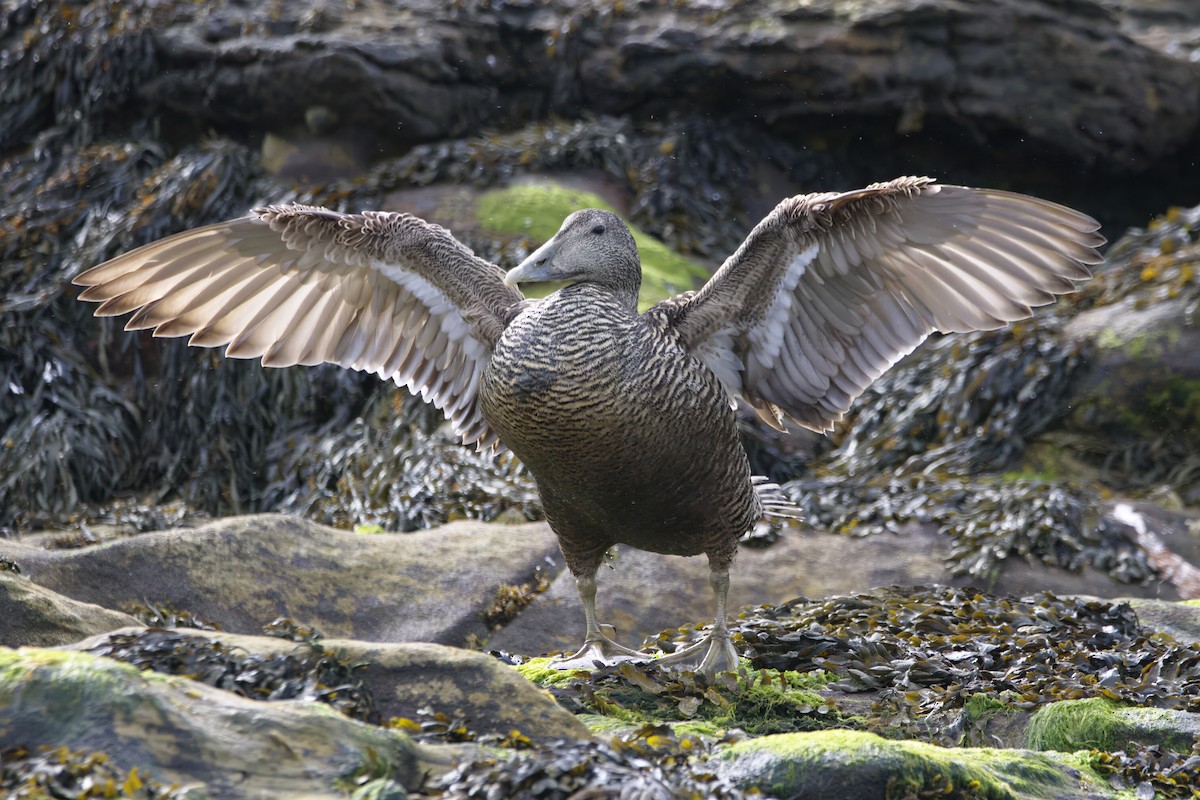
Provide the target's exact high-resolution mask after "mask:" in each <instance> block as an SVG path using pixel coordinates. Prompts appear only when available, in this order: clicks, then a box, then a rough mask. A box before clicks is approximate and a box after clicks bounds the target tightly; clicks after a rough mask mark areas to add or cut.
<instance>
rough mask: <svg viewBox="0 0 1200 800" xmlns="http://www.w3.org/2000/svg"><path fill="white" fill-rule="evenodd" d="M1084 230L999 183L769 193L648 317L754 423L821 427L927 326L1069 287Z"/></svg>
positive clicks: (1087, 257) (951, 324)
mask: <svg viewBox="0 0 1200 800" xmlns="http://www.w3.org/2000/svg"><path fill="white" fill-rule="evenodd" d="M1099 227H1100V226H1099V224H1098V223H1097V222H1096V221H1095V220H1094V219H1092V218H1091V217H1088V216H1086V215H1084V214H1081V213H1079V212H1077V211H1073V210H1071V209H1069V208H1067V207H1065V206H1061V205H1058V204H1056V203H1051V202H1049V201H1046V200H1039V199H1037V198H1034V197H1028V196H1025V195H1020V194H1013V193H1011V192H1004V191H999V190H993V189H970V188H966V187H963V186H942V185H938V184H935V183H934V181H933V180H932V179H930V178H911V177H908V178H898V179H896V180H893V181H889V182H887V183H877V184H872V185H871V186H868V187H867V188H865V189H859V190H856V191H851V192H843V193H822V194H809V195H799V196H796V197H791V198H788V199H787V200H784V201H783V202H782V203H780V204H779V205H778V206H777V207H776V208H775V210H774V211H772V212H771V213H770V214H769V215H767V217H766V218H765V219H764V220H763V221H762V222H760V223H759V224H758V225H757V226H755V228H754V230H753V231H751V232H750V235H749V237H747V239H746V241H745V242H743V243H742V245H741V247H739V248H738V250H737V252H736V253H734V254H733V255H732V256H730V257H729V259H728V260H726V262H725V263H724V265H722V267H721V268H720V269H719V270H718V271H717V272H716V274H715V275H713V277H712V278H711V279H710V280H709V281H708V283H707V284H705V285H704V286H703V287H702V288H701V289H700V290H699V291H697V292H696V293H694V294H690V295H681V296H679V297H676V298H672V299H670V300H667V301H664V302H663V303H661V304H659V306H658V307H656V309H654V311H655V312H656V313H657V314H659V315H661V316H663V317H664V318H665V319H666V321H667V325H668V326H669V327H671V328H673V329H674V331H675V332H676V334H677V336H678V337H679V340H680V341H681V343H682V344H683V345H684V346H685V347H686V348H688V349H689V350H690V351H691V352H693V353H694V354H696V355H697V356H698V357H700V358H701V359H702V360H703V361H704V362H705V363H706V364H708V366H709V367H710V368H712V370H713V371H714V372H715V373H716V374H717V376H718V377H719V378H720V379H721V381H722V382H723V383H724V384H725V385H726V387H727V388H728V389H729V390H730V393H731V394H733V395H735V396H736V395H741V396H742V397H744V398H745V399H746V400H747V401H748V402H749V403H750V404H751V405H753V406H754V407H755V408H756V409H757V410H758V413H759V416H760V417H762V418H763V419H764V420H766V421H767V422H769V423H771V424H772V425H775V426H776V427H780V428H782V423H783V420H784V419H785V418H787V419H792V420H794V421H795V422H797V423H798V424H800V425H802V426H804V427H806V428H809V429H811V430H815V431H827V430H830V429H832V428H833V425H834V423H835V422H836V421H837V420H839V419H841V417H842V416H843V414H845V412H846V411H847V410H848V409H849V407H850V403H851V402H852V401H853V400H854V399H855V398H856V397H858V396H859V395H860V394H862V392H863V391H864V390H865V389H866V388H867V387H868V386H869V385H871V383H872V382H873V381H875V379H876V378H878V377H879V376H880V375H882V374H883V373H884V372H885V371H886V370H887V369H888V368H889V367H891V366H892V365H893V364H895V363H896V362H897V361H899V360H900V359H901V358H903V357H904V356H905V355H907V354H908V353H910V352H911V351H912V350H913V348H915V347H916V346H917V345H918V344H920V343H921V342H922V341H924V340H925V338H926V337H927V336H928V335H929V334H930V333H931V332H933V331H935V330H936V331H943V332H952V331H959V332H961V331H974V330H991V329H995V328H1000V327H1002V326H1004V325H1005V324H1007V323H1009V322H1012V321H1014V320H1019V319H1024V318H1026V317H1028V316H1030V315H1031V314H1032V313H1033V312H1032V310H1031V307H1033V306H1040V305H1045V304H1047V303H1051V302H1053V301H1054V298H1055V296H1056V295H1059V294H1065V293H1067V292H1071V291H1074V290H1075V282H1076V281H1081V280H1084V279H1086V278H1088V277H1090V276H1091V273H1090V272H1089V271H1088V269H1087V265H1092V264H1098V263H1100V262H1101V260H1102V259H1101V257H1100V254H1099V253H1098V252H1097V250H1096V248H1097V247H1099V246H1100V245H1102V244H1103V243H1104V237H1102V236H1101V235H1100V234H1099V233H1097V231H1098V230H1099Z"/></svg>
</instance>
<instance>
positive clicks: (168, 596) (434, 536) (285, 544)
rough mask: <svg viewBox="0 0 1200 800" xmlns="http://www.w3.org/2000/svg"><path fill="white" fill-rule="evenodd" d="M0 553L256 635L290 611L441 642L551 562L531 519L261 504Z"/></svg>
mask: <svg viewBox="0 0 1200 800" xmlns="http://www.w3.org/2000/svg"><path fill="white" fill-rule="evenodd" d="M10 554H14V555H10ZM0 556H7V557H11V558H13V559H14V560H16V561H18V563H19V564H20V566H21V568H22V570H23V572H24V574H25V575H27V576H28V577H29V578H30V579H31V580H32V581H33V582H35V583H37V584H39V585H40V586H42V587H44V588H46V589H50V590H52V591H57V592H61V593H63V594H65V595H67V596H68V597H71V598H73V599H75V600H78V601H81V602H86V603H97V604H99V605H103V606H105V607H106V608H113V609H131V608H133V607H135V606H137V605H139V604H141V603H145V602H150V603H153V604H169V605H171V606H174V607H176V608H178V609H181V610H185V611H189V612H191V613H193V614H195V615H196V616H197V617H199V618H200V619H203V620H207V621H210V622H216V623H218V624H220V626H221V627H222V628H224V629H225V630H229V631H233V632H235V633H254V634H257V633H260V632H261V631H262V628H263V626H264V625H266V624H268V623H270V622H271V621H273V620H274V619H276V618H277V617H280V616H288V617H292V618H293V619H294V620H296V621H297V622H299V623H300V624H303V625H308V626H311V627H315V628H317V629H318V630H320V631H321V632H322V633H324V634H325V635H327V636H334V637H348V638H354V639H361V640H365V641H375V642H398V641H414V640H419V641H427V642H437V643H441V644H463V643H464V642H466V641H467V640H468V639H469V637H471V636H475V637H481V636H484V635H486V634H487V632H488V626H487V624H486V623H485V622H484V619H483V617H484V613H485V612H486V611H487V610H488V608H489V607H490V606H491V605H492V604H493V603H494V602H495V601H496V599H497V592H498V590H499V589H500V588H501V587H503V586H509V585H514V584H516V585H520V584H525V583H530V582H531V581H533V578H534V575H535V572H536V571H537V570H539V569H542V570H546V571H548V572H549V573H550V574H553V573H554V571H555V570H556V569H557V567H556V566H555V565H557V564H558V563H559V561H557V560H556V559H558V558H559V556H558V546H557V543H556V541H555V539H554V536H553V534H551V533H550V531H549V529H548V528H547V527H546V526H545V525H541V524H534V525H514V526H499V525H496V526H488V525H481V524H478V523H470V522H459V523H453V524H451V525H447V526H445V527H443V528H439V529H437V530H434V531H423V532H419V533H413V534H370V535H366V534H354V533H349V532H346V531H340V530H335V529H333V528H328V527H325V526H323V525H317V524H315V523H311V522H307V521H305V520H300V519H294V518H291V517H285V516H280V515H271V514H264V515H259V516H248V517H237V518H231V519H227V520H222V521H218V522H213V523H210V524H208V525H204V526H201V527H199V528H194V529H183V530H174V531H163V532H159V533H148V534H144V535H141V536H135V537H131V538H127V539H119V540H116V541H112V542H107V543H104V544H100V545H97V546H95V547H90V548H84V549H78V550H34V549H32V548H28V547H24V546H21V545H20V544H17V543H15V542H12V541H11V540H2V539H0Z"/></svg>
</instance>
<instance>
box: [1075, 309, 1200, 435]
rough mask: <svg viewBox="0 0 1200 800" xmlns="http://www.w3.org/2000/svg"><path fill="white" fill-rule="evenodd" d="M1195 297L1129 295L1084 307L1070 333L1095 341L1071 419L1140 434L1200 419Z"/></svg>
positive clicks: (1083, 425) (1191, 427) (1188, 428)
mask: <svg viewBox="0 0 1200 800" xmlns="http://www.w3.org/2000/svg"><path fill="white" fill-rule="evenodd" d="M1188 305H1189V304H1188V302H1187V301H1185V300H1182V299H1181V300H1165V301H1162V302H1159V303H1154V304H1151V305H1146V304H1145V303H1144V301H1139V299H1137V298H1134V297H1130V298H1127V299H1125V300H1123V301H1121V302H1118V303H1114V304H1112V305H1107V306H1100V307H1098V308H1093V309H1090V310H1088V311H1084V312H1081V313H1080V314H1078V315H1076V316H1075V317H1074V318H1072V319H1071V320H1070V321H1069V322H1068V323H1067V325H1066V327H1065V328H1064V333H1065V334H1066V335H1067V336H1068V337H1069V338H1071V339H1074V340H1076V341H1084V342H1088V343H1090V344H1091V345H1093V348H1092V352H1093V356H1092V358H1091V359H1089V364H1088V369H1087V371H1086V372H1085V374H1083V375H1081V376H1080V378H1079V380H1078V382H1077V384H1076V386H1075V389H1074V392H1073V398H1072V400H1073V402H1072V410H1071V416H1070V422H1071V424H1072V426H1073V427H1075V428H1077V429H1082V430H1089V431H1105V429H1108V430H1110V431H1125V432H1127V433H1129V434H1134V435H1137V436H1140V437H1153V436H1159V435H1162V433H1163V432H1164V431H1165V430H1178V431H1179V432H1180V433H1181V434H1182V435H1185V436H1189V437H1190V438H1196V437H1197V436H1200V434H1195V433H1191V432H1192V431H1195V430H1197V426H1198V425H1200V388H1198V387H1200V330H1197V329H1196V328H1195V327H1194V326H1192V325H1190V324H1188V322H1187V320H1188V312H1187V307H1188Z"/></svg>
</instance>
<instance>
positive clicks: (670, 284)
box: [476, 183, 709, 308]
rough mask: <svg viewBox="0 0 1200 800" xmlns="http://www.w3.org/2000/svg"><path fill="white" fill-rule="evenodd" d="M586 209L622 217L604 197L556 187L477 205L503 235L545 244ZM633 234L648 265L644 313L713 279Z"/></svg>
mask: <svg viewBox="0 0 1200 800" xmlns="http://www.w3.org/2000/svg"><path fill="white" fill-rule="evenodd" d="M581 208H601V209H604V210H606V211H612V212H613V213H616V209H614V208H613V207H612V206H611V205H609V204H608V203H606V202H604V200H603V199H601V198H600V196H599V195H596V194H593V193H591V192H585V191H582V190H578V189H571V188H568V187H565V186H562V185H560V184H556V183H538V184H532V183H521V184H517V185H515V186H510V187H508V188H505V189H496V190H493V191H490V192H486V193H484V194H483V195H482V196H480V198H479V200H478V202H477V204H476V213H477V215H478V217H479V220H480V222H481V223H482V224H483V225H484V226H485V227H486V228H488V229H490V230H492V231H494V232H495V233H497V234H501V235H508V236H516V235H523V236H527V237H528V238H530V239H531V240H533V241H534V242H535V243H537V244H540V243H542V242H545V241H547V240H549V239H550V238H551V237H552V236H554V234H555V233H556V232H557V231H558V228H559V225H560V224H561V223H562V221H563V219H565V218H566V217H567V216H568V215H569V214H570V213H571V212H573V211H577V210H579V209H581ZM626 224H628V222H627V223H626ZM630 231H631V232H632V233H633V239H634V241H635V242H636V243H637V248H638V254H639V255H640V256H641V260H642V290H641V295H640V299H639V305H641V306H642V308H647V307H649V306H651V305H653V304H654V303H656V302H658V301H659V300H663V299H665V298H667V297H670V296H671V295H674V294H677V293H679V292H682V291H687V290H690V289H693V288H695V287H696V285H697V284H698V282H700V281H703V280H705V279H706V278H707V277H708V275H709V271H708V270H707V269H706V268H705V267H704V266H702V265H700V264H698V263H696V262H695V261H692V260H691V259H688V258H685V257H683V256H681V255H679V254H678V253H675V252H674V251H672V250H671V249H670V248H669V247H667V246H666V245H665V244H663V243H662V242H661V241H659V240H658V239H655V238H654V237H652V236H650V235H649V234H647V233H645V232H643V231H642V230H641V229H639V228H638V227H637V226H634V225H630ZM522 291H523V292H525V293H526V294H528V295H529V296H539V295H540V294H541V293H539V292H537V291H536V290H533V289H531V290H530V291H528V292H526V290H525V288H524V287H522Z"/></svg>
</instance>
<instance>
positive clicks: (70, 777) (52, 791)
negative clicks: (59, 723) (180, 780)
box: [0, 746, 195, 800]
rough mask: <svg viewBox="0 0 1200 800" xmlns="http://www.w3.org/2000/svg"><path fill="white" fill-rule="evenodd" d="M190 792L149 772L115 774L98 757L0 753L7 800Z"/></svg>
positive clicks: (179, 798)
mask: <svg viewBox="0 0 1200 800" xmlns="http://www.w3.org/2000/svg"><path fill="white" fill-rule="evenodd" d="M194 788H195V787H184V788H180V787H179V786H178V785H177V784H164V783H162V782H160V781H157V780H155V779H154V778H153V777H151V773H150V771H149V770H141V769H138V768H137V767H133V768H131V769H129V770H124V769H121V768H120V767H118V766H117V765H115V764H113V763H112V762H111V761H110V760H109V757H108V754H107V753H103V752H99V751H88V750H72V749H70V748H68V747H38V748H29V747H20V746H18V747H6V748H4V749H3V750H0V791H3V792H4V793H5V795H4V796H5V797H9V798H13V800H24V799H25V798H29V799H30V800H34V799H35V798H36V799H37V800H40V799H41V798H48V799H49V798H53V799H54V800H58V799H59V798H62V800H68V798H69V800H87V799H88V798H115V799H116V800H184V799H185V798H187V797H192V796H194V794H195V792H194V791H193V790H194Z"/></svg>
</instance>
